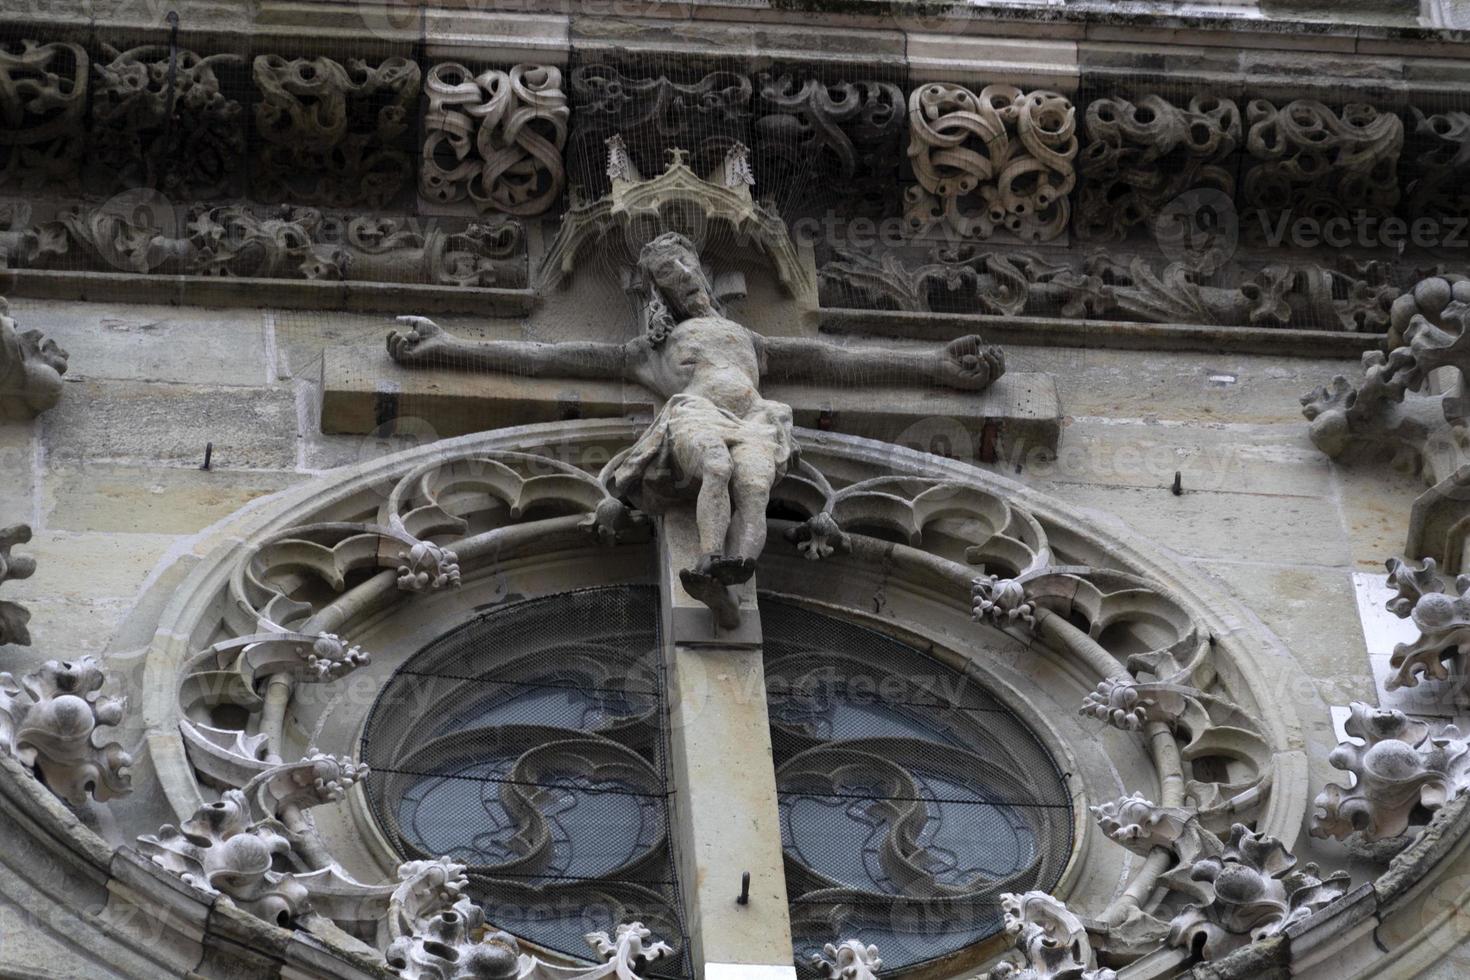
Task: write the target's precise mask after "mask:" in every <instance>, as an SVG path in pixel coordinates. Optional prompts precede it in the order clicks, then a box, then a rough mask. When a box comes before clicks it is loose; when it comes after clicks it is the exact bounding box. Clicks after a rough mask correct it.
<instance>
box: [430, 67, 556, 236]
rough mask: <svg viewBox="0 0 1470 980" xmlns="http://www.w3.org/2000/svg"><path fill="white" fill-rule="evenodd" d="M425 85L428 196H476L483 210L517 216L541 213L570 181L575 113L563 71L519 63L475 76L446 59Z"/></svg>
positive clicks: (445, 200) (457, 198)
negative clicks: (567, 152)
mask: <svg viewBox="0 0 1470 980" xmlns="http://www.w3.org/2000/svg"><path fill="white" fill-rule="evenodd" d="M424 89H425V91H426V92H427V94H428V97H429V111H428V115H427V116H426V117H425V118H424V147H423V160H422V162H421V163H420V167H419V192H420V193H422V194H423V195H424V197H427V198H429V199H431V200H434V201H438V202H440V203H449V202H453V201H460V200H464V199H465V198H466V197H468V198H469V199H470V200H472V201H473V202H474V203H475V207H477V208H478V209H479V210H480V211H499V212H501V213H504V214H515V215H535V214H541V213H542V212H544V211H546V210H547V209H548V208H549V207H551V205H552V204H554V203H555V202H556V200H557V198H558V197H559V196H560V195H561V191H562V188H563V187H564V186H565V184H566V168H565V166H564V165H563V163H562V149H563V147H565V146H566V141H567V121H568V117H569V116H570V114H571V110H570V109H568V108H567V96H566V93H565V92H563V91H562V89H561V71H560V69H557V68H553V67H550V66H546V65H517V66H515V67H514V68H512V69H511V70H510V71H508V72H505V71H494V70H491V71H485V72H481V73H480V74H479V75H474V74H472V73H471V71H470V70H469V69H468V68H466V67H464V66H463V65H460V64H455V63H454V62H446V63H444V64H439V65H435V66H434V67H433V68H431V69H430V70H429V75H428V77H427V78H426V79H425V80H424Z"/></svg>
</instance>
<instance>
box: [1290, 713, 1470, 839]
mask: <svg viewBox="0 0 1470 980" xmlns="http://www.w3.org/2000/svg"><path fill="white" fill-rule="evenodd" d="M1343 728H1344V730H1345V731H1346V732H1347V734H1348V735H1349V736H1351V737H1354V738H1359V739H1362V740H1363V743H1364V744H1362V745H1357V744H1355V743H1353V742H1352V741H1345V742H1343V743H1341V744H1340V745H1338V747H1337V748H1335V749H1333V750H1332V754H1331V755H1330V756H1328V761H1330V762H1331V763H1332V765H1333V766H1335V767H1336V768H1338V769H1342V770H1344V771H1346V772H1350V773H1352V774H1353V775H1354V776H1355V777H1356V778H1355V780H1354V783H1353V785H1352V786H1351V787H1347V786H1342V785H1340V784H1337V783H1328V784H1327V786H1326V788H1324V789H1323V790H1322V792H1321V793H1320V794H1318V796H1317V799H1316V808H1317V809H1316V813H1315V814H1314V815H1313V817H1312V829H1311V833H1312V836H1313V837H1335V838H1337V839H1339V840H1341V839H1344V838H1346V837H1349V836H1351V835H1352V834H1354V833H1357V832H1361V833H1363V834H1364V835H1365V836H1366V837H1367V838H1368V840H1371V841H1377V840H1385V839H1388V838H1393V837H1398V836H1399V835H1401V834H1403V833H1404V832H1405V831H1407V830H1408V829H1409V821H1410V818H1411V816H1412V815H1413V812H1414V810H1415V809H1416V808H1419V807H1422V808H1424V809H1425V810H1429V811H1434V810H1438V809H1439V808H1440V807H1443V806H1444V805H1445V804H1446V803H1448V802H1449V801H1450V800H1452V799H1454V798H1455V797H1456V796H1459V795H1460V794H1461V793H1463V792H1464V791H1465V787H1466V786H1467V785H1470V744H1467V743H1466V741H1465V739H1463V738H1462V737H1461V736H1460V732H1459V730H1458V729H1457V728H1455V726H1453V725H1450V726H1448V727H1447V728H1445V730H1444V731H1443V732H1442V733H1440V734H1439V735H1435V736H1431V735H1430V733H1429V726H1428V725H1426V724H1425V723H1424V722H1422V721H1415V720H1413V719H1410V718H1409V717H1408V716H1407V715H1405V714H1404V713H1403V712H1402V711H1385V710H1380V709H1377V708H1374V707H1373V706H1371V705H1368V704H1364V703H1363V702H1361V701H1356V702H1354V703H1353V706H1352V715H1351V717H1349V718H1348V720H1347V722H1346V723H1345V724H1344V725H1343Z"/></svg>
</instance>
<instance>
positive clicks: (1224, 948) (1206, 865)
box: [1161, 824, 1350, 961]
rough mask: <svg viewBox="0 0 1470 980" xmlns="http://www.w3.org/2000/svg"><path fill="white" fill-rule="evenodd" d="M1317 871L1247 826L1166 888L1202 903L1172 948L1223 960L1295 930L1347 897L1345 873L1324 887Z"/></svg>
mask: <svg viewBox="0 0 1470 980" xmlns="http://www.w3.org/2000/svg"><path fill="white" fill-rule="evenodd" d="M1319 873H1320V872H1319V870H1318V868H1317V866H1316V865H1315V864H1306V865H1303V866H1302V867H1301V868H1300V869H1299V870H1298V868H1297V859H1296V856H1295V855H1294V854H1292V853H1291V852H1290V851H1288V850H1287V849H1286V847H1285V845H1283V844H1282V843H1281V841H1279V840H1277V839H1276V838H1274V837H1269V836H1263V835H1261V834H1258V833H1256V832H1255V831H1253V830H1250V829H1249V828H1248V827H1246V826H1245V825H1243V824H1236V825H1235V826H1234V827H1232V828H1231V832H1230V839H1229V840H1228V841H1227V842H1225V845H1224V848H1223V850H1222V851H1221V852H1220V854H1218V855H1210V856H1204V857H1200V858H1198V859H1196V860H1195V861H1194V862H1192V863H1190V864H1181V865H1180V866H1179V867H1176V868H1175V869H1174V870H1173V871H1170V872H1169V873H1168V874H1167V875H1165V876H1164V877H1163V878H1162V879H1161V880H1162V881H1163V882H1164V883H1165V884H1167V885H1168V886H1169V887H1170V888H1173V889H1174V890H1176V891H1179V892H1182V893H1184V894H1191V895H1193V896H1194V897H1195V901H1194V902H1193V903H1192V904H1189V905H1186V906H1185V907H1184V908H1183V909H1182V910H1180V912H1179V913H1178V914H1177V915H1175V916H1174V918H1173V920H1172V921H1171V922H1170V924H1169V936H1168V940H1167V942H1168V945H1169V946H1173V947H1180V948H1183V949H1186V950H1189V951H1190V952H1192V953H1196V954H1198V955H1199V956H1200V957H1202V958H1203V959H1205V960H1207V961H1208V960H1218V959H1221V958H1222V957H1224V956H1226V955H1228V954H1230V953H1232V952H1234V951H1235V950H1237V949H1240V948H1241V947H1243V946H1247V945H1249V944H1250V943H1252V942H1256V941H1259V940H1262V939H1267V938H1270V937H1272V936H1279V935H1281V934H1282V933H1284V932H1285V931H1286V930H1287V928H1288V927H1290V926H1292V925H1295V924H1296V923H1298V922H1301V921H1302V920H1304V919H1306V918H1307V917H1309V916H1310V915H1312V913H1314V912H1316V911H1319V910H1321V909H1324V908H1326V907H1327V906H1328V905H1331V904H1332V903H1333V902H1335V901H1337V899H1339V898H1341V897H1342V896H1343V895H1345V894H1347V890H1348V887H1349V884H1350V880H1349V876H1348V874H1347V872H1345V871H1337V872H1334V873H1332V874H1330V875H1328V876H1327V877H1326V878H1325V879H1323V878H1320V877H1318V875H1319Z"/></svg>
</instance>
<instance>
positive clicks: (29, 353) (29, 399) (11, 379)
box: [0, 297, 68, 578]
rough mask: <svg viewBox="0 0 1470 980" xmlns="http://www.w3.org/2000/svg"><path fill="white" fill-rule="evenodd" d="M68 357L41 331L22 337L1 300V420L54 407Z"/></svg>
mask: <svg viewBox="0 0 1470 980" xmlns="http://www.w3.org/2000/svg"><path fill="white" fill-rule="evenodd" d="M67 356H68V355H67V353H66V351H64V350H62V349H61V347H60V346H58V345H57V343H56V341H54V340H47V339H46V337H45V335H43V334H42V333H41V331H39V330H27V331H25V332H24V333H22V332H21V331H20V330H19V329H18V328H17V326H16V323H15V320H14V319H12V318H11V316H10V305H9V304H8V303H6V302H5V299H4V298H3V297H0V420H4V419H12V420H22V421H23V420H25V419H33V418H35V417H36V416H37V415H40V414H41V413H42V412H44V411H46V409H48V408H51V407H52V406H54V405H55V404H56V403H57V402H58V401H59V400H60V399H61V385H62V381H61V376H62V375H64V374H65V373H66V366H67ZM27 539H29V532H27ZM15 577H16V578H20V577H21V576H15Z"/></svg>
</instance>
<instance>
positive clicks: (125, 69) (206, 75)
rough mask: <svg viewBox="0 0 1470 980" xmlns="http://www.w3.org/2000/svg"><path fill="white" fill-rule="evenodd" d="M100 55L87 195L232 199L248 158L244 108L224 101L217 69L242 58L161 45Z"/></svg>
mask: <svg viewBox="0 0 1470 980" xmlns="http://www.w3.org/2000/svg"><path fill="white" fill-rule="evenodd" d="M103 50H104V51H105V52H106V54H107V56H108V57H109V58H110V59H111V60H110V61H109V62H107V63H106V64H99V65H97V66H96V79H95V85H94V87H93V95H92V124H91V132H90V140H89V143H88V155H89V158H90V164H89V166H88V168H87V176H88V183H89V188H90V189H92V190H94V191H97V192H100V193H108V192H110V191H112V190H117V189H122V188H130V187H151V188H155V189H157V190H160V191H164V192H167V193H179V194H188V195H193V196H197V197H216V196H220V195H224V194H228V193H230V192H231V191H232V190H233V189H234V188H233V182H234V177H235V174H236V173H237V172H238V171H239V169H240V164H241V161H243V160H244V158H245V120H244V109H243V107H242V106H241V105H240V103H239V102H238V101H236V100H235V99H232V98H230V97H229V96H228V95H226V94H225V92H224V90H223V88H222V87H221V85H220V79H219V77H218V76H217V75H216V74H215V68H216V66H220V65H233V64H238V63H239V62H240V60H241V59H240V58H239V56H237V55H232V54H216V55H210V56H208V57H200V56H199V55H198V54H196V53H194V52H193V51H176V52H172V53H171V52H170V50H169V49H168V48H167V47H166V46H160V45H147V46H143V47H137V48H131V49H129V50H127V51H118V50H117V49H116V48H113V47H111V46H110V45H103Z"/></svg>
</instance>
